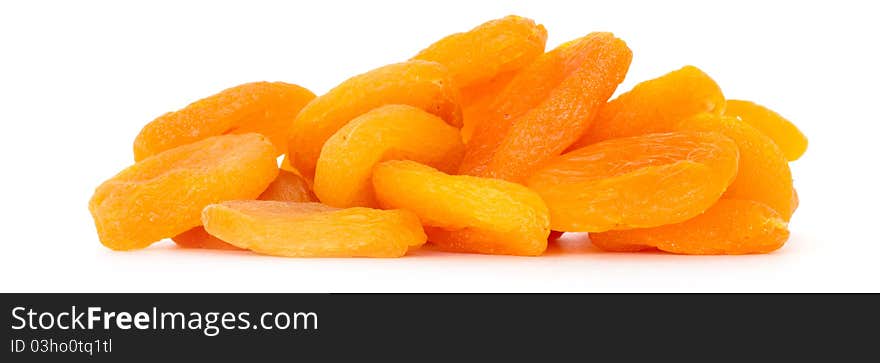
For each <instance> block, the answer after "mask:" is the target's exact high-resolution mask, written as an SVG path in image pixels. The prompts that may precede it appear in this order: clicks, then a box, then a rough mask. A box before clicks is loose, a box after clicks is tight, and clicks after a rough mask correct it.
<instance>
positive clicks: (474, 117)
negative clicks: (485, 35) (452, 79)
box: [461, 71, 517, 144]
mask: <svg viewBox="0 0 880 363" xmlns="http://www.w3.org/2000/svg"><path fill="white" fill-rule="evenodd" d="M516 74H517V71H511V72H507V73H502V74H499V75H498V76H497V77H495V78H492V79H491V80H488V81H486V82H483V83H480V84H476V85H473V86H471V87H467V88H463V89H462V90H461V112H462V114H463V115H464V125H463V126H462V127H461V140H462V141H464V142H465V144H466V143H468V142H470V140H471V136H473V134H474V129H476V128H477V123H479V122H480V120H483V119H484V118H486V117H487V116H488V115H489V114H490V110H491V109H492V104H494V103H495V102H496V98H498V95H499V94H500V93H501V91H503V90H504V88H505V87H507V85H508V84H509V83H510V81H511V80H513V77H514V76H516Z"/></svg>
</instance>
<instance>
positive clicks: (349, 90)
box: [290, 60, 462, 179]
mask: <svg viewBox="0 0 880 363" xmlns="http://www.w3.org/2000/svg"><path fill="white" fill-rule="evenodd" d="M389 104H405V105H410V106H415V107H418V108H421V109H423V110H425V111H428V112H430V113H432V114H434V115H437V116H438V117H440V118H441V119H443V120H444V121H446V122H447V123H448V124H450V125H452V126H456V127H461V125H462V120H461V117H462V116H461V106H460V105H459V92H458V89H457V88H456V87H455V85H454V84H453V82H452V79H451V78H450V76H449V71H448V70H447V69H446V67H444V66H443V65H441V64H439V63H436V62H428V61H420V60H413V61H408V62H403V63H396V64H391V65H387V66H384V67H381V68H377V69H374V70H372V71H369V72H367V73H364V74H361V75H357V76H354V77H352V78H349V79H348V80H346V81H345V82H342V84H340V85H338V86H336V88H334V89H332V90H330V91H329V92H327V93H326V94H324V95H323V96H320V97H318V98H315V99H314V100H313V101H312V102H310V103H309V104H308V105H306V106H305V107H304V108H303V109H302V111H300V113H299V115H298V116H296V119H295V120H294V122H293V130H292V132H291V141H290V156H291V160H292V161H293V166H294V167H295V168H296V169H297V170H299V172H300V173H301V174H302V175H303V176H304V177H306V179H312V178H314V176H315V165H316V164H317V162H318V156H319V155H320V154H321V148H322V147H323V146H324V142H325V141H327V139H329V138H330V136H333V134H334V133H336V131H337V130H339V129H340V128H341V127H342V126H345V124H346V123H348V122H349V121H351V120H352V119H354V118H355V117H358V116H360V115H362V114H364V113H365V112H367V111H370V110H372V109H374V108H376V107H379V106H384V105H389Z"/></svg>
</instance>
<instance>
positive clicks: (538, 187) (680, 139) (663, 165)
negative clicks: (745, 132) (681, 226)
mask: <svg viewBox="0 0 880 363" xmlns="http://www.w3.org/2000/svg"><path fill="white" fill-rule="evenodd" d="M738 155H739V152H738V150H737V146H736V144H735V143H734V142H733V141H732V140H731V139H729V138H727V137H725V136H723V135H721V134H720V133H714V132H671V133H660V134H649V135H643V136H634V137H627V138H619V139H612V140H606V141H603V142H599V143H596V144H592V145H590V146H587V147H584V148H581V149H577V150H574V151H571V152H569V153H566V154H563V155H561V156H558V157H556V158H554V159H551V160H550V161H549V162H548V163H547V164H546V165H545V166H544V167H543V168H542V169H540V170H538V171H537V172H536V173H535V174H534V175H532V176H531V177H530V178H529V179H528V180H527V183H526V185H528V186H529V187H530V188H531V189H532V190H534V191H536V192H537V193H538V194H540V195H541V197H542V198H543V199H544V201H545V202H546V203H547V206H548V207H549V208H550V226H551V228H553V229H554V230H558V231H565V232H602V231H607V230H612V229H625V228H645V227H654V226H660V225H664V224H670V223H678V222H682V221H685V220H687V219H689V218H692V217H694V216H696V215H698V214H700V213H702V212H703V211H705V210H706V209H708V208H709V207H710V206H711V205H712V204H714V203H715V201H716V200H718V198H719V197H721V195H722V193H724V191H725V189H726V188H727V186H728V185H729V184H730V183H731V182H732V181H733V179H734V177H735V176H736V173H737V163H738Z"/></svg>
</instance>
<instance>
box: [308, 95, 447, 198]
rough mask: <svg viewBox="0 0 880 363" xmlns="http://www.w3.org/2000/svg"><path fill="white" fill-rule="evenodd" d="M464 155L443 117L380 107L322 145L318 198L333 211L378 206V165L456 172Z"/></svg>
mask: <svg viewBox="0 0 880 363" xmlns="http://www.w3.org/2000/svg"><path fill="white" fill-rule="evenodd" d="M463 154H464V145H463V144H462V142H461V135H460V134H459V131H458V129H457V128H455V127H452V126H449V125H448V124H447V123H446V122H444V121H443V120H442V119H440V118H439V117H437V116H434V115H432V114H430V113H428V112H426V111H424V110H422V109H420V108H416V107H413V106H407V105H388V106H382V107H379V108H376V109H374V110H372V111H369V112H367V113H365V114H363V115H361V116H358V117H356V118H355V119H353V120H351V122H349V123H348V124H346V125H345V126H343V127H342V128H341V129H339V131H337V132H336V133H335V134H333V136H332V137H330V138H329V139H328V140H327V142H326V143H324V148H323V149H322V150H321V156H320V157H319V158H318V164H317V167H316V169H315V183H314V184H315V193H316V194H317V195H318V197H319V198H320V200H321V202H323V203H325V204H327V205H330V206H333V207H340V208H347V207H376V206H377V203H376V198H375V196H374V195H373V184H372V181H371V178H372V173H373V166H374V165H376V164H377V163H379V162H380V161H383V160H394V159H407V160H415V161H418V162H420V163H424V164H427V165H430V166H432V167H435V168H437V169H440V170H442V171H446V172H452V171H453V170H455V169H456V168H457V167H458V163H459V162H460V161H461V156H462V155H463Z"/></svg>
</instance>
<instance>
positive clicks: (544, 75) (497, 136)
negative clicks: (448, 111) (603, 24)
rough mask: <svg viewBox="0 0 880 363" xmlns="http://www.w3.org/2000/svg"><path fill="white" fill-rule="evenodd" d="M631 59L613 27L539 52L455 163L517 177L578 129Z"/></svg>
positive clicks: (585, 125)
mask: <svg viewBox="0 0 880 363" xmlns="http://www.w3.org/2000/svg"><path fill="white" fill-rule="evenodd" d="M630 60H632V52H631V51H630V50H629V48H627V46H626V43H624V42H623V41H622V40H620V39H618V38H615V37H614V36H613V35H612V34H611V33H592V34H590V35H587V36H585V37H583V38H580V39H577V40H574V41H571V42H568V43H566V44H563V45H561V46H559V47H557V48H556V49H554V50H552V51H550V52H548V53H545V54H544V55H542V56H541V57H538V59H537V60H535V61H534V62H533V63H532V64H530V65H528V66H526V67H525V68H523V69H522V70H521V71H520V72H519V73H517V74H516V76H515V77H514V78H513V79H512V80H511V81H510V83H509V84H508V85H507V87H505V88H504V91H502V92H501V94H499V95H498V97H497V99H496V100H497V102H494V103H493V105H492V106H491V107H490V114H488V115H487V116H486V118H485V119H483V120H481V121H478V122H477V126H476V129H475V130H474V134H473V138H472V139H471V140H470V141H469V143H468V147H467V151H466V153H465V157H464V160H463V161H462V165H461V168H460V171H461V172H462V173H464V174H470V175H475V176H483V177H492V178H499V179H505V180H511V181H520V180H521V179H522V178H524V177H526V176H527V175H528V174H530V173H531V172H532V171H534V169H535V168H536V167H538V166H539V165H540V164H542V163H543V162H545V161H546V160H547V159H549V158H552V157H554V156H556V155H559V154H560V153H561V152H562V151H563V150H565V149H566V148H568V146H569V145H571V144H572V143H574V142H575V141H576V140H577V139H578V138H579V137H580V136H581V135H582V134H583V133H584V131H585V130H586V129H587V128H588V127H589V125H590V122H591V121H592V119H593V117H594V116H595V114H596V112H597V110H598V108H599V107H600V106H601V105H602V104H604V103H605V101H606V100H608V97H610V96H611V95H612V94H613V93H614V90H615V89H616V88H617V85H618V84H619V83H620V82H621V81H623V78H624V76H625V75H626V72H627V69H628V68H629V64H630Z"/></svg>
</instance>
